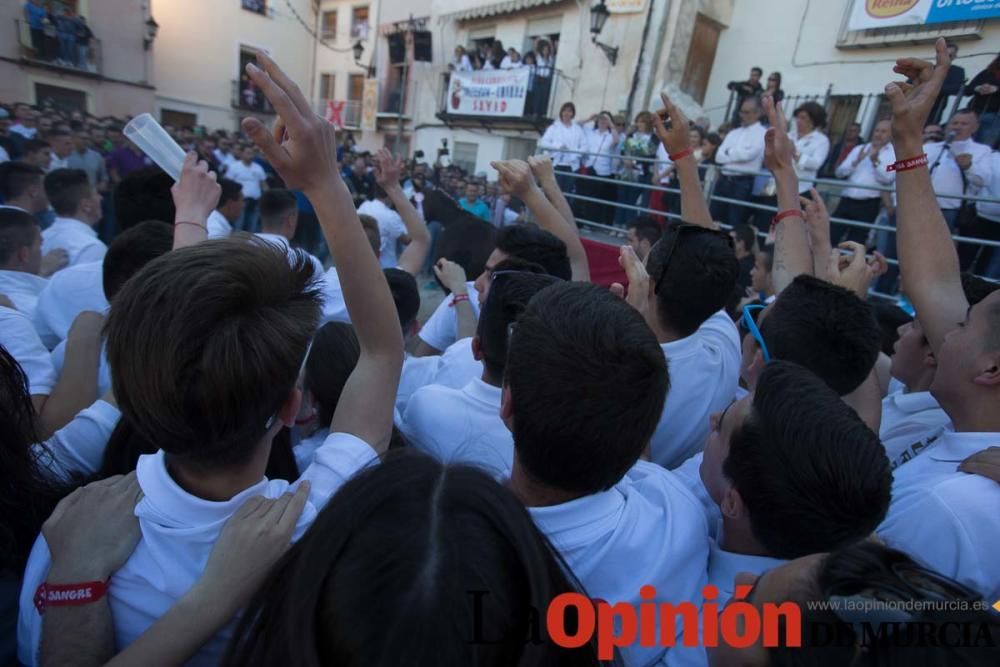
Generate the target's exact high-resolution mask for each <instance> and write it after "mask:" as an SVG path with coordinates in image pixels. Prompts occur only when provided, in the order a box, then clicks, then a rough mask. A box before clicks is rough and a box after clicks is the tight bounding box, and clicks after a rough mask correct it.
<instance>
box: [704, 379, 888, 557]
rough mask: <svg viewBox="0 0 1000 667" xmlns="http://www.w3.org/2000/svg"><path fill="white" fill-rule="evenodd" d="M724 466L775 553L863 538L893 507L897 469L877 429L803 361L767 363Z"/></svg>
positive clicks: (795, 553) (802, 552)
mask: <svg viewBox="0 0 1000 667" xmlns="http://www.w3.org/2000/svg"><path fill="white" fill-rule="evenodd" d="M722 468H723V472H724V473H725V475H726V477H728V478H729V479H730V480H731V481H732V482H733V486H734V487H735V488H736V490H737V491H738V492H739V494H740V497H741V498H742V500H743V502H744V504H745V505H746V507H747V510H748V511H749V515H750V529H751V532H752V533H753V535H754V537H755V538H756V539H757V540H758V541H759V542H760V543H761V544H762V545H763V546H764V547H765V548H766V549H767V551H768V555H769V556H772V557H775V558H787V559H790V558H799V557H801V556H806V555H809V554H814V553H819V552H823V551H831V550H833V549H838V548H840V547H844V546H847V545H849V544H851V543H853V542H855V541H857V540H861V539H864V538H865V537H867V536H868V535H870V534H871V533H872V532H874V530H875V528H876V527H877V526H878V525H879V524H880V523H881V522H882V519H884V518H885V514H886V511H887V510H888V509H889V496H890V489H891V487H892V472H891V469H890V467H889V459H888V458H887V457H886V454H885V448H884V447H882V443H881V442H880V441H879V439H878V435H876V434H875V433H873V432H872V430H871V429H870V428H868V426H867V425H865V423H864V422H863V421H862V420H861V418H860V417H859V416H858V414H857V413H856V412H855V411H854V409H853V408H851V407H850V406H849V405H847V403H845V402H844V401H843V400H841V398H840V397H839V396H838V395H837V394H836V392H834V391H833V390H832V389H830V388H829V387H828V386H827V385H826V384H825V383H824V382H823V381H822V380H820V379H819V378H818V377H816V376H815V375H813V374H812V373H811V372H809V371H808V370H806V369H805V368H802V367H801V366H799V365H798V364H794V363H791V362H788V361H772V362H771V363H769V364H768V365H767V366H766V367H765V369H764V371H763V373H761V376H760V379H759V380H758V382H757V387H756V390H755V391H754V395H753V407H752V408H751V409H750V410H749V411H748V413H747V417H746V419H745V420H744V421H743V423H742V424H740V425H739V426H737V427H736V428H735V429H734V430H733V433H732V437H731V439H730V441H729V456H728V457H727V458H726V460H725V461H724V462H723V466H722Z"/></svg>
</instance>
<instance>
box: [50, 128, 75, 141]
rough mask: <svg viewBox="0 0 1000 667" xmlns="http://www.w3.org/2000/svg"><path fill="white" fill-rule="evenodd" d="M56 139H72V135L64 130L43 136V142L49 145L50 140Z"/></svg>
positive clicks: (57, 130)
mask: <svg viewBox="0 0 1000 667" xmlns="http://www.w3.org/2000/svg"><path fill="white" fill-rule="evenodd" d="M57 137H66V138H72V137H73V135H72V134H70V133H69V132H67V131H66V130H60V129H55V130H52V131H51V132H49V133H48V134H47V135H45V140H46V141H48V142H49V143H50V144H51V142H52V139H55V138H57Z"/></svg>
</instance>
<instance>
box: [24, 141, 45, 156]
mask: <svg viewBox="0 0 1000 667" xmlns="http://www.w3.org/2000/svg"><path fill="white" fill-rule="evenodd" d="M43 148H49V142H47V141H42V140H41V139H28V140H26V141H25V142H24V146H23V148H22V149H21V155H30V154H31V153H37V152H38V151H40V150H42V149H43Z"/></svg>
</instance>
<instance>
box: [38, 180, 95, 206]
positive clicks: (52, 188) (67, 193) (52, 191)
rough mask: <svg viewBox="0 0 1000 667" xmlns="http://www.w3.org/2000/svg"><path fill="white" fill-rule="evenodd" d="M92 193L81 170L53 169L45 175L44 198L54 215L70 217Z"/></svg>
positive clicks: (88, 181) (92, 188)
mask: <svg viewBox="0 0 1000 667" xmlns="http://www.w3.org/2000/svg"><path fill="white" fill-rule="evenodd" d="M93 191H94V186H92V185H91V184H90V178H89V177H88V176H87V172H85V171H84V170H83V169H53V170H52V171H50V172H49V173H48V174H46V175H45V196H46V197H48V198H49V203H50V204H52V210H54V211H55V212H56V215H61V216H71V215H73V214H74V213H76V211H77V209H78V208H79V207H80V202H81V201H83V199H84V197H87V196H88V195H90V194H91V193H92V192H93Z"/></svg>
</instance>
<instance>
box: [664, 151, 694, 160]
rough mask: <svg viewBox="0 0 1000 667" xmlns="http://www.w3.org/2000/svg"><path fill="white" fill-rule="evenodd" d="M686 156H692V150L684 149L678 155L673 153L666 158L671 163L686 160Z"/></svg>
mask: <svg viewBox="0 0 1000 667" xmlns="http://www.w3.org/2000/svg"><path fill="white" fill-rule="evenodd" d="M688 155H694V149H693V148H685V149H684V150H682V151H681V152H680V153H674V154H673V155H668V156H667V157H669V158H670V161H671V162H677V161H678V160H681V159H683V158H686V157H687V156H688Z"/></svg>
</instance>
